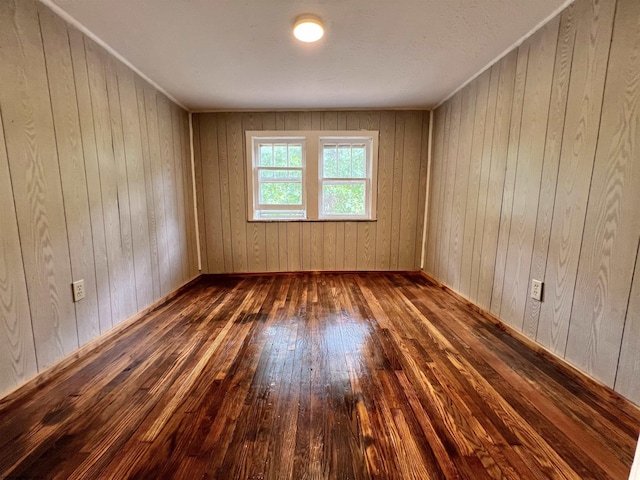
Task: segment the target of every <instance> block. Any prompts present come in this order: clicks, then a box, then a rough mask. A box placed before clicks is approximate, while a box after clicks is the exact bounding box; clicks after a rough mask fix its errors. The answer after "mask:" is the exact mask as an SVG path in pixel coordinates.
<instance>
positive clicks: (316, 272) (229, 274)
mask: <svg viewBox="0 0 640 480" xmlns="http://www.w3.org/2000/svg"><path fill="white" fill-rule="evenodd" d="M327 273H328V274H340V273H344V274H358V273H397V274H401V275H407V274H411V275H419V274H421V273H424V272H421V271H419V270H295V271H293V270H291V271H273V272H224V273H203V274H202V276H211V277H238V276H242V277H255V276H263V275H285V276H286V275H300V274H313V275H324V274H327Z"/></svg>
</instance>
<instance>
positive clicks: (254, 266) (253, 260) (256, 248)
mask: <svg viewBox="0 0 640 480" xmlns="http://www.w3.org/2000/svg"><path fill="white" fill-rule="evenodd" d="M252 130H262V115H260V114H256V113H245V114H243V115H242V131H243V135H244V132H246V131H252ZM242 145H243V147H244V150H243V151H242V156H243V158H246V155H247V152H246V142H244V141H243V142H242ZM245 215H247V214H246V213H245ZM247 242H248V243H247V255H248V261H249V263H248V270H249V271H250V272H266V271H267V250H266V240H265V224H264V222H249V223H247Z"/></svg>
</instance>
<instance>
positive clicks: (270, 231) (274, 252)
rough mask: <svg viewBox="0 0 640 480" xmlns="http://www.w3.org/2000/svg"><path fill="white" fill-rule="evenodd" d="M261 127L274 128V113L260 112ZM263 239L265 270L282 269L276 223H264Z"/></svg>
mask: <svg viewBox="0 0 640 480" xmlns="http://www.w3.org/2000/svg"><path fill="white" fill-rule="evenodd" d="M262 128H264V129H265V130H275V129H276V114H275V113H263V114H262ZM265 239H266V247H267V270H268V271H270V272H273V271H282V270H283V269H282V268H280V252H279V247H278V244H279V242H278V224H277V223H275V222H267V223H265Z"/></svg>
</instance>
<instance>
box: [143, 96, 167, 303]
mask: <svg viewBox="0 0 640 480" xmlns="http://www.w3.org/2000/svg"><path fill="white" fill-rule="evenodd" d="M143 93H144V105H145V115H146V117H147V130H148V131H149V159H150V163H151V179H150V185H149V187H150V188H151V189H152V190H153V199H154V203H153V207H154V218H155V228H156V230H155V235H156V241H157V242H158V257H157V262H158V274H159V275H160V294H161V295H166V294H168V293H169V292H170V291H171V259H170V256H169V249H170V245H171V244H170V243H169V236H168V230H169V227H168V223H169V221H170V218H169V215H168V208H167V207H166V203H167V201H168V200H167V197H168V195H165V182H164V161H163V160H164V155H165V148H166V146H165V142H164V139H163V137H162V136H161V134H160V123H159V122H160V116H159V110H158V100H157V95H158V94H157V92H156V91H155V90H154V89H153V88H151V86H149V85H146V84H145V85H144V92H143ZM167 188H168V186H167Z"/></svg>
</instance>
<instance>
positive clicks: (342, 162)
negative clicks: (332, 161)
mask: <svg viewBox="0 0 640 480" xmlns="http://www.w3.org/2000/svg"><path fill="white" fill-rule="evenodd" d="M336 177H337V178H349V177H351V145H339V146H338V175H336Z"/></svg>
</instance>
